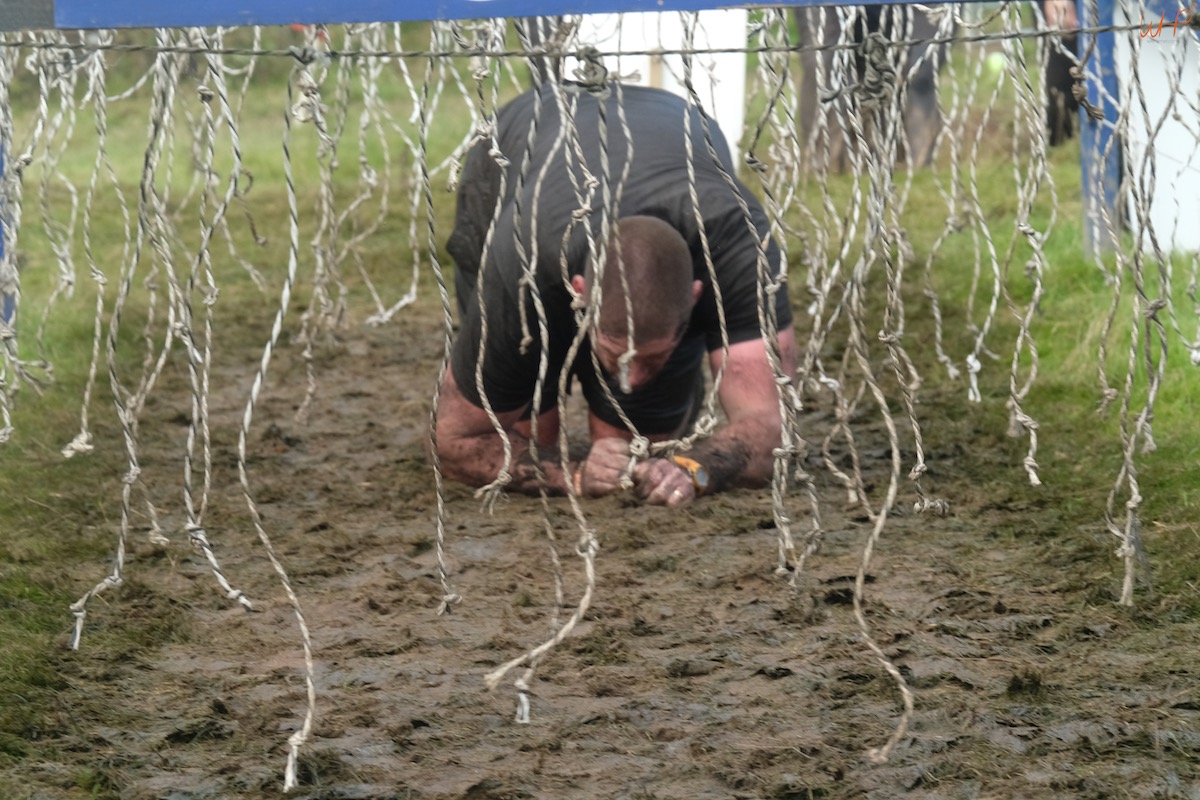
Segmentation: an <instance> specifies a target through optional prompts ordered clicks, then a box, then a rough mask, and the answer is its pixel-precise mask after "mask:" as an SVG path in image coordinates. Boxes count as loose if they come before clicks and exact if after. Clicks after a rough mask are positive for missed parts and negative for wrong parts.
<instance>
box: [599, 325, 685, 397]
mask: <svg viewBox="0 0 1200 800" xmlns="http://www.w3.org/2000/svg"><path fill="white" fill-rule="evenodd" d="M681 338H682V336H681V335H676V336H673V337H671V338H668V339H652V340H650V341H648V342H642V343H641V344H639V345H638V346H637V355H635V356H634V357H633V359H632V360H631V361H630V362H629V380H628V382H626V381H625V380H622V381H621V391H623V392H625V393H626V394H628V393H629V392H632V391H635V390H637V389H640V388H641V387H643V386H645V385H646V384H647V383H649V382H650V381H652V380H653V379H654V376H655V375H657V374H658V373H660V372H662V368H663V367H664V366H665V365H666V363H667V359H669V358H670V357H671V353H673V352H675V348H676V347H678V346H679V340H680V339H681ZM591 339H592V350H593V352H595V354H596V359H597V360H598V361H599V362H600V366H601V367H603V368H604V371H605V372H607V373H608V374H609V375H616V376H618V377H620V375H621V364H620V359H621V356H623V355H624V354H625V351H626V350H627V349H628V348H629V340H628V339H627V338H626V337H623V336H622V337H613V336H608V335H607V334H605V333H603V332H601V331H599V330H594V331H592V335H591Z"/></svg>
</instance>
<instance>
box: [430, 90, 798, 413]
mask: <svg viewBox="0 0 1200 800" xmlns="http://www.w3.org/2000/svg"><path fill="white" fill-rule="evenodd" d="M564 97H565V98H566V102H568V103H575V104H577V106H576V108H575V111H574V118H575V125H574V126H573V127H572V126H567V132H566V136H562V135H561V134H562V133H563V125H562V115H561V114H560V109H559V106H558V100H557V99H556V97H555V93H554V90H553V89H552V88H551V87H548V86H547V87H543V88H542V89H541V91H540V92H537V91H535V90H531V91H528V92H526V93H524V94H522V95H520V96H519V97H517V98H516V99H515V100H513V101H512V102H510V103H509V104H507V105H506V106H505V107H504V108H502V109H501V110H500V112H499V113H498V115H497V140H498V145H499V149H500V152H501V153H502V154H503V157H504V158H505V159H507V160H508V162H509V165H508V167H507V171H506V172H505V171H504V170H502V168H501V167H500V166H499V165H498V164H497V162H496V160H495V159H494V158H493V156H492V155H491V154H490V153H489V150H490V147H491V142H490V140H489V141H485V142H483V143H482V144H480V145H477V146H476V147H474V148H473V149H472V150H471V151H470V153H468V156H467V159H466V163H465V165H464V168H463V173H462V176H461V183H460V185H459V191H458V209H457V215H456V218H455V229H454V232H453V233H452V234H451V236H450V239H449V241H448V242H447V250H448V251H449V253H450V255H451V256H452V257H453V258H454V260H455V263H456V266H457V272H456V277H455V280H456V285H457V289H458V302H459V311H460V314H461V317H462V319H461V322H462V325H461V329H460V331H459V333H458V336H457V338H456V340H455V343H454V349H453V354H452V358H451V368H452V370H453V372H454V378H455V380H456V381H457V383H458V385H459V387H460V389H461V390H462V392H463V394H464V395H465V396H466V397H467V398H468V399H469V400H470V401H471V402H472V403H474V404H475V405H478V406H482V402H481V401H480V398H479V393H478V391H477V389H476V379H475V373H476V364H477V358H478V354H479V349H480V342H481V331H482V324H481V313H480V303H479V298H478V295H477V292H476V278H477V275H478V272H479V268H480V260H481V254H482V252H483V249H484V245H485V238H486V235H487V231H488V228H489V226H490V224H491V221H492V218H493V213H494V210H495V207H496V202H497V200H499V202H500V203H501V204H502V205H501V208H500V216H499V218H498V219H497V223H496V228H495V233H494V235H493V238H492V241H491V243H490V245H489V246H488V251H487V253H486V256H485V260H486V267H485V269H484V270H483V284H482V292H481V293H482V297H483V298H484V303H483V307H484V309H485V311H486V318H487V338H486V351H485V354H484V358H483V363H482V374H483V385H484V389H485V391H486V393H487V397H488V401H489V402H490V403H491V405H492V407H493V408H494V409H495V410H496V411H512V410H516V409H518V408H522V407H524V406H525V405H526V404H528V403H530V402H532V400H533V393H534V385H535V382H536V378H537V374H538V362H539V359H540V357H541V342H540V334H539V327H538V314H537V309H536V307H535V303H534V302H533V299H532V296H531V292H530V290H529V289H528V288H527V287H526V286H524V285H523V283H522V279H523V277H525V276H526V273H527V270H528V271H530V272H532V276H533V277H532V280H533V281H535V282H536V285H537V287H538V289H539V294H540V298H541V304H542V307H543V308H544V313H545V321H546V326H547V331H548V342H549V347H548V352H547V354H546V355H547V360H548V369H547V373H546V374H547V377H546V382H545V384H544V387H543V401H542V403H541V410H542V411H545V410H547V409H549V408H551V407H553V405H554V403H555V400H556V397H557V387H558V378H559V375H560V373H561V370H562V369H563V368H564V365H565V361H566V357H567V351H568V349H569V347H570V345H571V342H572V340H573V339H574V337H575V335H576V332H577V330H578V326H577V322H576V312H575V311H574V310H573V309H572V308H571V295H570V293H569V291H568V289H567V283H568V280H569V276H573V275H582V274H583V272H584V269H585V267H586V265H587V259H588V258H589V257H593V254H592V253H591V252H590V248H589V247H588V244H587V236H586V235H585V232H584V225H583V221H582V220H583V218H584V217H586V218H587V220H589V221H590V223H591V227H592V237H593V241H594V242H595V243H596V247H597V249H598V248H599V243H600V241H601V239H602V232H601V221H602V219H603V210H604V208H605V207H606V202H605V199H604V197H603V192H604V188H605V187H604V178H603V175H604V171H603V170H604V167H603V163H602V160H601V150H602V147H601V142H602V140H603V139H604V138H606V139H607V143H608V146H607V149H606V152H607V159H608V167H607V169H608V172H607V175H608V176H609V177H608V181H607V189H608V192H609V193H610V195H615V193H616V192H617V191H618V183H619V181H620V177H621V175H622V172H623V171H624V170H625V169H626V162H627V161H628V162H629V163H628V170H629V171H628V178H627V179H626V180H625V182H624V184H623V185H622V186H620V199H619V205H618V206H617V208H618V213H617V216H618V217H625V216H631V215H647V216H653V217H658V218H660V219H662V220H664V221H666V222H668V223H669V224H671V225H672V226H673V227H675V228H676V230H678V231H679V232H680V234H681V235H682V236H683V238H684V240H685V241H686V242H687V244H688V247H689V249H690V250H691V253H692V260H693V265H694V274H695V277H696V279H697V280H700V281H702V282H703V284H704V290H703V294H702V295H701V297H700V301H699V302H698V303H697V305H696V308H695V309H694V311H693V313H692V318H691V321H690V323H689V327H688V329H687V332H686V333H685V335H684V340H683V342H682V343H681V345H680V346H679V348H677V350H676V352H675V353H674V355H673V356H672V358H671V360H670V361H668V364H667V366H666V367H665V368H664V373H667V374H672V375H678V374H680V373H681V371H682V370H681V368H682V367H683V366H684V365H690V364H698V363H699V361H700V359H702V357H703V353H704V352H705V351H713V350H719V349H720V348H721V323H720V319H719V316H718V313H717V301H716V293H715V292H714V291H713V286H712V280H711V278H710V275H709V269H708V266H707V263H706V260H705V257H704V244H703V242H702V239H701V235H700V226H699V224H698V223H697V216H696V212H695V210H694V205H693V200H692V191H691V189H690V188H689V187H690V185H691V181H690V180H689V176H688V165H687V150H686V139H685V128H684V125H685V118H686V120H687V124H689V125H690V126H691V140H692V149H693V156H692V163H693V166H694V171H695V178H694V185H695V193H696V197H697V198H698V204H699V208H700V218H701V219H702V220H703V227H704V233H705V235H706V237H707V246H708V251H709V253H710V254H711V258H712V262H713V267H714V272H715V274H716V279H717V284H718V286H719V288H720V293H721V300H722V305H723V308H724V312H725V326H726V330H727V331H728V337H729V342H730V344H736V343H738V342H742V341H747V340H750V339H754V338H756V337H758V336H760V335H761V334H760V325H759V286H760V283H761V282H762V281H761V280H760V277H759V242H760V241H763V242H765V261H764V266H763V271H764V272H765V274H766V276H767V277H766V280H767V281H772V280H775V279H777V277H778V276H779V275H780V274H781V273H783V272H785V268H784V266H783V265H782V264H781V255H780V253H779V250H778V248H777V246H776V245H775V243H774V241H772V240H771V239H770V237H769V233H768V230H769V228H768V222H767V217H766V214H765V213H764V212H763V209H762V207H761V205H760V204H759V203H758V201H757V200H756V199H755V198H754V196H753V195H752V194H751V193H750V191H749V190H748V189H747V188H746V187H745V186H744V185H743V184H741V183H740V182H738V181H737V180H736V179H727V178H725V177H723V176H722V175H721V172H720V170H719V169H718V167H717V165H716V164H715V163H714V161H713V159H712V156H711V155H710V154H709V152H708V145H707V144H706V141H705V132H704V128H703V127H702V124H701V119H702V113H703V112H701V111H699V110H697V109H695V108H693V109H690V110H689V109H688V108H687V104H686V102H685V101H684V100H683V99H682V98H679V97H677V96H675V95H672V94H670V93H668V92H665V91H662V90H659V89H650V88H644V87H635V86H614V87H611V89H610V94H609V96H608V97H607V98H606V99H604V100H598V99H597V98H596V97H594V96H593V95H590V94H588V93H586V92H582V91H579V92H572V91H570V90H568V91H566V92H565V93H564ZM602 104H603V107H602ZM601 110H603V111H604V115H603V116H604V120H603V122H604V126H603V127H604V128H605V133H606V137H605V135H603V134H602V124H601ZM535 117H536V129H535V130H534V132H533V138H532V145H531V146H530V138H529V137H530V132H531V129H532V126H533V125H534V124H535ZM626 128H628V133H626ZM708 130H709V136H710V138H711V140H712V145H713V148H714V149H715V151H716V153H717V156H718V158H719V159H720V163H721V164H722V165H723V166H724V169H725V171H726V173H727V174H729V175H732V173H733V166H732V164H731V159H730V156H729V148H728V145H727V144H726V143H725V139H724V137H723V136H722V134H721V132H720V131H719V130H718V129H717V126H716V123H715V122H711V121H710V122H709V123H708ZM572 134H576V136H572ZM527 148H529V149H530V159H529V164H528V167H527V168H526V169H525V170H524V172H525V177H524V179H523V180H522V179H521V177H520V176H521V173H522V160H523V159H524V158H525V152H526V149H527ZM581 159H582V166H581V163H580V161H581ZM584 166H586V169H587V172H588V173H590V175H591V178H592V179H593V181H594V182H595V188H594V192H593V194H592V197H591V199H590V202H588V203H587V206H588V209H589V210H588V212H587V213H586V214H584V213H583V212H580V211H579V209H581V208H582V207H583V205H584V202H583V201H581V198H580V194H581V193H584V192H587V191H588V180H587V179H588V175H586V174H585V172H584ZM543 170H545V173H546V177H545V179H544V180H541V181H539V175H540V174H541V172H542V171H543ZM731 180H732V183H733V185H732V186H731V185H730V181H731ZM734 187H736V189H735V188H734ZM501 194H502V195H503V196H502V197H501ZM739 196H740V198H741V199H742V201H743V202H744V203H745V205H746V206H747V209H748V216H747V211H743V209H742V206H741V204H740V203H739V201H738V198H739ZM535 204H536V213H534V209H535ZM573 220H574V221H575V222H574V224H572V221H573ZM568 228H569V229H570V234H569V235H567V236H564V234H566V233H567V231H568ZM564 273H565V274H564ZM522 295H524V299H523V300H522V297H521V296H522ZM764 296H765V295H764ZM768 302H769V301H768ZM774 302H775V309H776V313H777V320H778V325H779V328H780V329H785V328H787V327H790V325H791V322H792V314H791V308H790V305H789V303H788V298H787V292H786V288H783V289H781V290H780V291H779V292H778V293H777V294H776V295H775V298H774ZM522 309H523V310H524V316H525V319H526V325H525V326H524V329H523V326H522V324H521V312H522ZM526 331H527V332H528V334H529V335H530V336H531V337H532V339H531V341H525V342H524V347H523V346H522V340H523V338H525V332H526ZM575 372H576V373H577V374H578V375H579V377H580V378H581V380H585V393H587V392H586V389H587V384H586V378H587V376H588V375H590V374H593V373H594V370H593V367H592V359H591V355H590V352H589V350H588V347H587V341H586V339H585V340H584V345H583V347H582V348H581V349H580V351H579V355H578V356H577V357H576V360H575ZM610 385H615V381H610ZM636 394H637V393H636V392H635V393H634V397H633V398H632V400H634V401H635V400H636ZM627 397H628V396H627ZM589 401H591V397H590V393H589ZM621 405H622V407H625V398H621Z"/></svg>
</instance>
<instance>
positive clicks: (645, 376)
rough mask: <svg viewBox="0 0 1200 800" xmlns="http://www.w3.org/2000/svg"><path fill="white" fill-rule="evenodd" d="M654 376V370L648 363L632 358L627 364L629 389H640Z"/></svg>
mask: <svg viewBox="0 0 1200 800" xmlns="http://www.w3.org/2000/svg"><path fill="white" fill-rule="evenodd" d="M653 377H654V372H653V371H652V370H651V369H650V368H649V366H648V365H646V364H642V363H640V362H638V360H637V359H634V360H633V361H632V362H630V364H629V387H630V388H631V389H640V388H642V387H643V386H645V385H646V384H647V383H649V382H650V380H651V379H652V378H653Z"/></svg>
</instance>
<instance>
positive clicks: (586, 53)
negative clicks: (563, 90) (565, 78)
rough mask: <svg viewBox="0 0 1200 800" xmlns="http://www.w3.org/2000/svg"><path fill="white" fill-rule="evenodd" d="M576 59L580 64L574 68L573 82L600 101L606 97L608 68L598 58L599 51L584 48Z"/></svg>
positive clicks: (592, 48) (607, 92) (607, 91)
mask: <svg viewBox="0 0 1200 800" xmlns="http://www.w3.org/2000/svg"><path fill="white" fill-rule="evenodd" d="M576 57H577V58H578V59H579V61H580V62H581V63H580V65H579V66H578V67H576V68H575V80H576V81H577V82H578V83H579V88H580V89H582V90H583V91H585V92H587V93H588V94H590V95H593V96H595V97H598V98H601V99H603V98H606V97H608V94H609V88H608V68H607V67H605V66H604V61H603V60H601V58H600V51H599V50H597V49H596V48H594V47H585V48H583V49H582V50H580V51H579V53H578V55H577V56H576Z"/></svg>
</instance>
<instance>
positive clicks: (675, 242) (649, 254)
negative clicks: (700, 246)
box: [587, 216, 695, 344]
mask: <svg viewBox="0 0 1200 800" xmlns="http://www.w3.org/2000/svg"><path fill="white" fill-rule="evenodd" d="M618 256H619V257H618ZM622 275H624V281H622ZM592 281H593V275H591V273H590V267H589V274H588V275H587V284H588V286H589V287H590V286H591V285H592ZM626 287H628V290H629V294H628V297H630V298H631V302H628V303H627V302H626V292H625V290H626ZM601 290H602V291H601V301H600V302H601V305H600V315H599V328H600V331H601V332H602V333H603V334H604V335H606V336H609V337H612V338H614V339H626V338H628V337H629V335H630V330H629V324H630V317H632V323H633V338H634V342H635V343H637V344H640V343H643V342H649V341H656V340H663V339H673V338H675V337H676V336H678V334H679V333H680V332H681V331H682V329H683V328H684V327H685V326H686V325H687V322H688V319H689V317H690V316H691V313H692V306H693V304H694V302H695V299H694V294H693V290H692V256H691V253H690V252H689V251H688V246H687V242H685V241H684V240H683V237H682V236H680V234H679V231H677V230H675V228H673V227H672V226H671V225H668V224H667V223H666V222H663V221H662V220H660V219H658V218H656V217H643V216H634V217H625V218H623V219H621V220H620V221H619V222H618V223H617V226H616V229H615V230H614V232H613V237H612V239H611V240H610V242H609V248H608V256H607V259H606V261H605V264H604V275H603V277H602V279H601Z"/></svg>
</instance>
